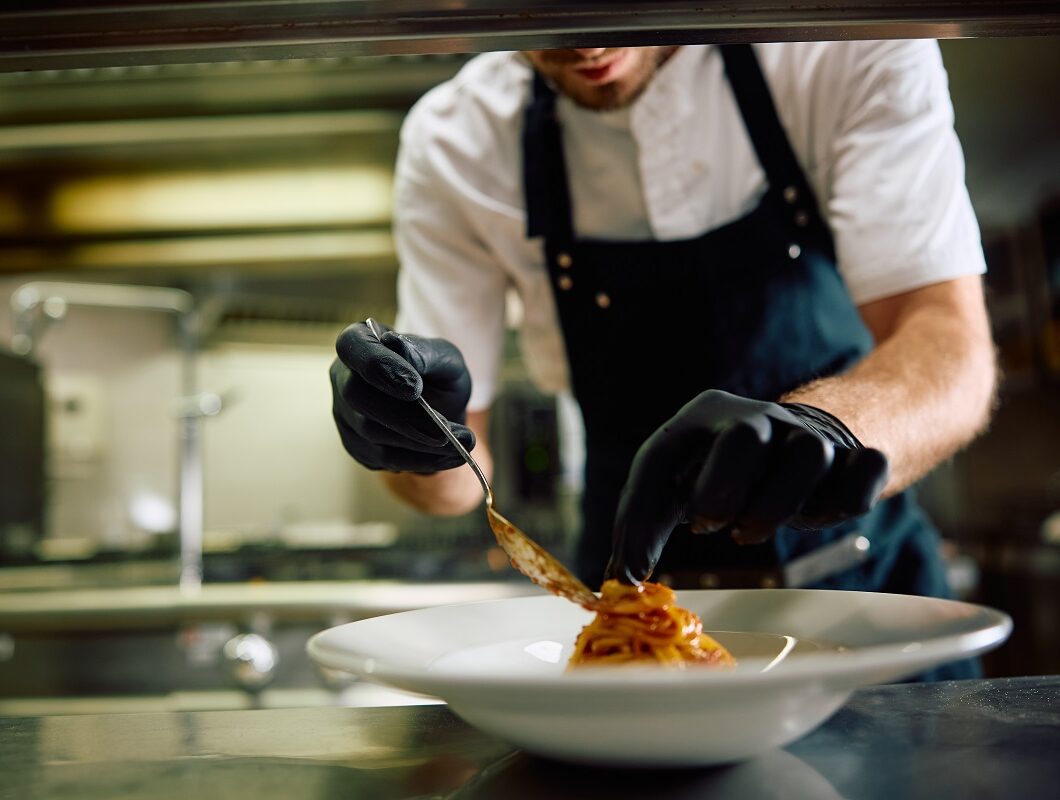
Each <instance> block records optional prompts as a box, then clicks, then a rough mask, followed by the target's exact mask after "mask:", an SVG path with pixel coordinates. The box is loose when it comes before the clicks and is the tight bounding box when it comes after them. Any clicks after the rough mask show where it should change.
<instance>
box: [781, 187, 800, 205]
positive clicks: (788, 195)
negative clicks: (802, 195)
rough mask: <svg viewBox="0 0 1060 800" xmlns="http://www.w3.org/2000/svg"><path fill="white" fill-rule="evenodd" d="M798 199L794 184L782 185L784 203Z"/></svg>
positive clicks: (797, 191)
mask: <svg viewBox="0 0 1060 800" xmlns="http://www.w3.org/2000/svg"><path fill="white" fill-rule="evenodd" d="M798 199H799V190H798V189H796V188H795V187H794V186H785V187H784V202H786V203H794V202H795V201H796V200H798Z"/></svg>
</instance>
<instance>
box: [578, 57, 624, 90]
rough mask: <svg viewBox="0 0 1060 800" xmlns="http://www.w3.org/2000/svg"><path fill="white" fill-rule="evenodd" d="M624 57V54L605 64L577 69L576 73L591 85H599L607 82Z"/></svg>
mask: <svg viewBox="0 0 1060 800" xmlns="http://www.w3.org/2000/svg"><path fill="white" fill-rule="evenodd" d="M624 55H625V54H624V53H623V54H620V55H617V56H615V57H614V58H612V59H611V60H610V61H608V62H607V63H605V64H599V65H593V66H591V67H577V68H576V69H575V70H574V71H575V72H577V73H578V75H579V76H580V77H582V78H584V79H585V80H587V81H590V82H591V83H599V82H601V81H604V80H606V79H607V78H608V77H609V76H610V75H611V73H612V72H614V70H615V67H617V66H618V64H619V62H621V61H622V58H623V56H624Z"/></svg>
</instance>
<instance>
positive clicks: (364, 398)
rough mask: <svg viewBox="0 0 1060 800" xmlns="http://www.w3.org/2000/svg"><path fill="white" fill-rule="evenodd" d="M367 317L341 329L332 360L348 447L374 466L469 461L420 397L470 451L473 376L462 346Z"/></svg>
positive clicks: (410, 467) (430, 468)
mask: <svg viewBox="0 0 1060 800" xmlns="http://www.w3.org/2000/svg"><path fill="white" fill-rule="evenodd" d="M376 324H377V325H378V326H379V328H380V330H382V331H383V334H382V338H381V339H378V338H376V335H375V334H374V333H372V331H371V330H370V329H369V328H368V326H367V325H366V324H365V323H363V322H358V323H356V324H354V325H350V326H349V327H348V328H346V330H344V331H343V332H342V333H341V334H339V338H338V340H337V341H336V342H335V350H336V351H337V352H338V355H339V357H338V358H337V359H336V360H335V361H334V363H332V365H331V395H332V413H333V414H334V416H335V424H336V425H337V426H338V429H339V436H340V437H341V438H342V444H343V446H344V447H345V448H346V452H347V453H349V454H350V455H351V456H353V457H354V458H355V459H356V460H357V461H359V462H360V463H362V464H364V466H366V467H368V468H369V469H382V470H389V471H391V472H420V473H430V472H438V471H439V470H443V469H451V468H453V467H458V466H460V465H461V464H463V463H464V460H463V458H461V457H460V454H459V453H458V452H457V451H456V448H455V447H453V446H452V445H451V444H450V443H449V441H448V440H447V439H446V438H445V435H444V434H443V433H442V432H441V431H440V430H438V427H437V426H436V425H435V424H434V422H432V421H431V418H430V417H429V416H427V412H426V411H425V410H424V409H423V407H422V406H420V404H419V403H417V402H416V399H417V398H418V397H419V396H420V393H421V392H422V394H423V398H424V399H425V400H426V401H427V402H428V403H430V404H431V406H433V407H434V409H435V411H437V412H438V413H439V414H441V415H442V416H443V417H445V418H446V420H448V421H449V429H450V430H451V431H452V432H453V433H454V434H456V437H457V439H459V440H460V443H461V444H462V445H464V447H466V448H467V449H468V450H471V448H473V447H474V446H475V434H474V433H472V432H471V429H470V428H468V427H466V426H465V425H464V424H463V423H464V421H465V419H466V407H467V401H468V398H469V397H470V396H471V376H470V375H469V374H468V371H467V367H465V366H464V358H463V356H461V355H460V351H459V350H457V349H456V346H455V345H453V344H452V343H451V342H448V341H446V340H445V339H426V338H423V337H421V336H410V335H407V334H401V333H395V332H394V331H392V330H391V329H390V328H388V327H386V326H385V325H380V324H379V323H376Z"/></svg>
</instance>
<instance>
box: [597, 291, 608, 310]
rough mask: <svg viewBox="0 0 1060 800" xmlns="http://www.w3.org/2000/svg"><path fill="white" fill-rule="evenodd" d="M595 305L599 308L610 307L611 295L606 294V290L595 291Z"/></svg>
mask: <svg viewBox="0 0 1060 800" xmlns="http://www.w3.org/2000/svg"><path fill="white" fill-rule="evenodd" d="M596 305H598V306H600V308H610V307H611V296H610V295H608V294H607V292H597V293H596Z"/></svg>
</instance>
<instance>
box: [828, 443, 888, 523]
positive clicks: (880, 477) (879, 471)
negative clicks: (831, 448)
mask: <svg viewBox="0 0 1060 800" xmlns="http://www.w3.org/2000/svg"><path fill="white" fill-rule="evenodd" d="M845 455H846V458H845V459H844V464H843V469H842V472H841V475H840V480H841V485H842V492H841V496H840V502H839V507H840V508H841V509H842V511H843V513H845V514H846V515H847V516H850V517H856V516H860V515H861V514H864V513H866V512H867V511H868V510H869V509H870V508H872V506H873V505H874V504H875V502H876V500H878V499H879V496H880V494H881V493H882V492H883V490H884V487H885V486H886V485H887V477H888V475H889V473H890V465H889V464H888V463H887V456H885V455H884V454H883V453H881V452H880V451H879V450H876V449H874V448H871V447H865V448H862V449H860V450H848V451H847V452H846V454H845Z"/></svg>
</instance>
